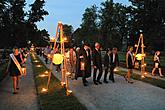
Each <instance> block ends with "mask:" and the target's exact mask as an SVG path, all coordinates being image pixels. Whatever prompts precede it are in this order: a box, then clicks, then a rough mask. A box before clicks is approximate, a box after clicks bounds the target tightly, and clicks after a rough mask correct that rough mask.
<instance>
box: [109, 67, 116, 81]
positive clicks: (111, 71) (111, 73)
mask: <svg viewBox="0 0 165 110" xmlns="http://www.w3.org/2000/svg"><path fill="white" fill-rule="evenodd" d="M114 69H115V66H111V67H110V75H109V79H110V80H112V81H114V72H113V71H114Z"/></svg>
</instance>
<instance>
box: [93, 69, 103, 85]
mask: <svg viewBox="0 0 165 110" xmlns="http://www.w3.org/2000/svg"><path fill="white" fill-rule="evenodd" d="M97 70H99V74H98V76H97V81H100V79H101V76H102V67H98V68H94V72H93V81H94V82H96V74H97Z"/></svg>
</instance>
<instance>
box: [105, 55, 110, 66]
mask: <svg viewBox="0 0 165 110" xmlns="http://www.w3.org/2000/svg"><path fill="white" fill-rule="evenodd" d="M109 57H110V56H109V55H108V54H107V53H106V54H105V56H104V67H109V65H110V60H111V57H110V58H109Z"/></svg>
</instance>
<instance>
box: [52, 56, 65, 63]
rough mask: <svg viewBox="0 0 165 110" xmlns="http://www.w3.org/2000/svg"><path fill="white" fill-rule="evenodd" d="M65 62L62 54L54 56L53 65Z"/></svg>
mask: <svg viewBox="0 0 165 110" xmlns="http://www.w3.org/2000/svg"><path fill="white" fill-rule="evenodd" d="M62 62H63V55H61V54H54V55H53V63H54V64H56V65H59V64H61V63H62Z"/></svg>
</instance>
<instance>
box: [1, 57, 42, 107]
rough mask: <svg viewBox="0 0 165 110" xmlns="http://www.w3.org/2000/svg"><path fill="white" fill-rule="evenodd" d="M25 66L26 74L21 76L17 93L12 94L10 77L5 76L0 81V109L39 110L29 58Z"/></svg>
mask: <svg viewBox="0 0 165 110" xmlns="http://www.w3.org/2000/svg"><path fill="white" fill-rule="evenodd" d="M26 68H27V75H26V76H25V77H21V82H20V90H19V91H18V92H19V93H18V94H16V95H13V94H12V92H13V89H12V80H11V77H9V76H7V77H6V78H5V79H4V80H3V81H2V82H1V83H0V110H39V109H38V102H37V96H36V89H35V85H34V80H33V72H32V67H31V61H30V58H28V59H27V62H26Z"/></svg>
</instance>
